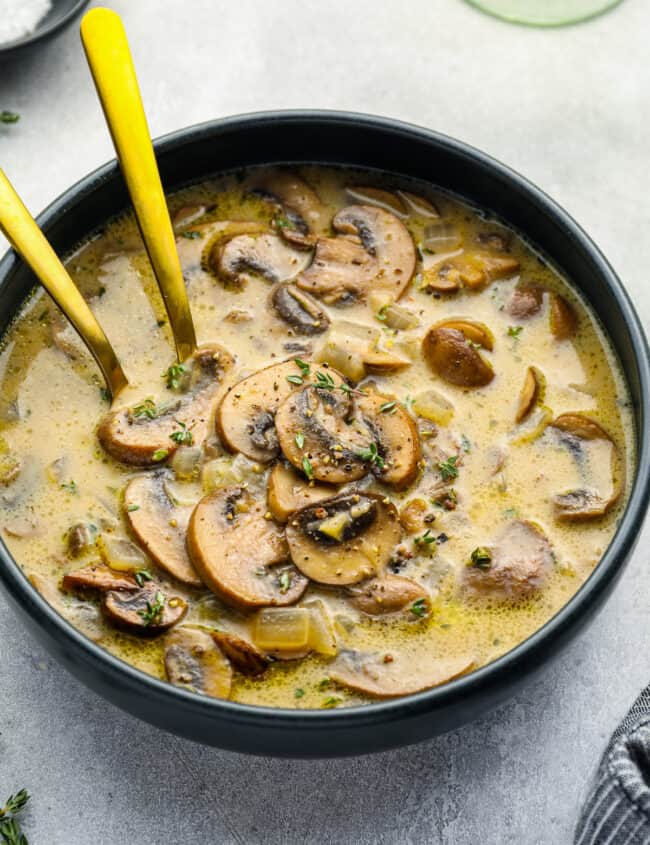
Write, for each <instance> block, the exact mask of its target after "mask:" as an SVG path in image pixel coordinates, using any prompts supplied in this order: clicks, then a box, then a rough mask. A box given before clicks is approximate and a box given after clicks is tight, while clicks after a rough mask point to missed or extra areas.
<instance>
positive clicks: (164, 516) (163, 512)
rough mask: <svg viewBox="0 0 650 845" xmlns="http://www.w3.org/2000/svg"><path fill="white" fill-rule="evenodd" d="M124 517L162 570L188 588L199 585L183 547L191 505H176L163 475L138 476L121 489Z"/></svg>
mask: <svg viewBox="0 0 650 845" xmlns="http://www.w3.org/2000/svg"><path fill="white" fill-rule="evenodd" d="M124 510H125V515H126V518H127V520H128V522H129V525H130V526H131V530H132V531H133V533H134V534H135V536H136V538H137V540H138V542H139V543H140V545H141V546H142V547H143V548H144V550H145V551H146V552H147V554H148V555H149V557H151V558H152V559H153V560H154V561H155V562H156V563H157V564H158V566H159V567H160V568H161V569H164V570H165V572H169V574H170V575H173V576H174V578H176V579H177V580H178V581H182V582H183V583H184V584H188V585H189V586H190V587H202V586H203V584H202V582H201V579H200V578H199V576H198V575H197V573H196V570H195V569H194V567H193V566H192V561H191V560H190V558H189V555H188V553H187V549H186V547H185V536H186V534H187V523H188V522H189V519H190V515H191V513H192V507H181V506H179V505H175V504H174V503H173V502H172V501H171V499H170V498H169V496H168V495H167V491H166V490H165V479H164V477H163V475H162V474H156V475H139V476H138V477H137V478H133V479H132V480H131V481H130V482H129V483H128V485H127V487H126V490H125V491H124Z"/></svg>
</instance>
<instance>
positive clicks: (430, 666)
mask: <svg viewBox="0 0 650 845" xmlns="http://www.w3.org/2000/svg"><path fill="white" fill-rule="evenodd" d="M474 665H475V661H474V658H473V657H467V656H465V657H435V656H433V655H430V654H418V655H415V654H413V653H408V654H407V653H406V652H404V653H396V652H392V651H391V652H390V653H388V654H386V653H368V652H361V651H341V652H340V653H339V655H338V657H337V658H336V660H334V662H333V663H331V664H330V666H329V668H328V674H329V677H330V678H331V679H332V680H333V681H335V682H336V683H337V684H341V685H342V686H345V687H348V688H349V689H351V690H354V691H355V692H361V693H365V695H369V696H371V697H372V698H394V697H395V696H398V695H411V694H412V693H416V692H421V691H422V690H425V689H431V688H432V687H438V686H440V685H441V684H446V683H447V682H448V681H451V680H453V679H454V678H458V677H459V676H460V675H464V674H465V673H466V672H469V671H470V670H471V669H472V668H473V667H474Z"/></svg>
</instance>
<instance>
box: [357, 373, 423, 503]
mask: <svg viewBox="0 0 650 845" xmlns="http://www.w3.org/2000/svg"><path fill="white" fill-rule="evenodd" d="M356 407H357V409H358V410H359V413H360V414H361V418H362V419H363V422H364V423H365V425H366V426H367V427H368V429H369V430H370V433H371V435H372V438H373V441H374V443H375V444H376V446H377V450H378V452H379V455H380V457H381V458H382V460H383V466H381V465H377V464H376V463H375V464H373V465H372V471H373V473H374V474H375V475H376V476H377V478H379V479H380V480H381V481H383V482H384V484H390V485H392V486H393V487H395V488H396V489H398V490H403V489H404V488H405V487H408V486H409V484H411V483H412V482H413V481H414V480H415V477H416V475H417V473H418V464H419V462H420V459H421V457H422V452H421V449H420V437H419V435H418V429H417V426H416V424H415V421H414V419H413V417H411V415H410V414H409V413H407V411H406V410H405V409H404V407H403V406H402V405H401V404H400V403H399V402H397V401H396V400H395V397H394V396H386V395H384V394H382V393H379V392H378V391H376V390H372V389H370V388H369V387H366V388H365V395H364V396H359V397H358V398H357V400H356ZM382 409H384V410H382Z"/></svg>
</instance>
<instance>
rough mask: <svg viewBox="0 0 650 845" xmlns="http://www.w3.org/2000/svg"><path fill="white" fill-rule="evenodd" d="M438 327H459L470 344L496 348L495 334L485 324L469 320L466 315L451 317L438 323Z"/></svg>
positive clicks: (491, 348)
mask: <svg viewBox="0 0 650 845" xmlns="http://www.w3.org/2000/svg"><path fill="white" fill-rule="evenodd" d="M435 328H437V329H457V330H458V331H459V332H462V333H463V334H464V335H465V337H466V339H467V340H468V341H469V342H470V345H474V346H475V347H476V346H481V347H483V349H488V350H489V351H490V352H491V351H492V350H493V349H494V335H493V334H492V332H491V331H490V330H489V329H488V327H487V326H486V325H485V323H478V322H477V321H476V320H467V319H465V318H464V317H451V318H449V319H447V320H442V321H441V322H440V323H436V325H435Z"/></svg>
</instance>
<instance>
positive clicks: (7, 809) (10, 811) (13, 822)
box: [0, 789, 30, 845]
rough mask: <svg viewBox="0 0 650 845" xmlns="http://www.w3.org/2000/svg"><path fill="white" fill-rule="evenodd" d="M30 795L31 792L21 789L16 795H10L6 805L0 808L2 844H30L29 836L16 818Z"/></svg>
mask: <svg viewBox="0 0 650 845" xmlns="http://www.w3.org/2000/svg"><path fill="white" fill-rule="evenodd" d="M29 797H30V796H29V792H27V790H26V789H21V790H20V791H19V792H17V793H16V794H15V795H10V796H9V798H7V800H6V802H5V805H4V807H2V808H0V839H1V840H2V845H29V843H28V842H27V837H26V836H25V834H24V833H23V832H22V830H21V828H20V822H19V821H18V819H17V818H16V816H17V815H18V814H19V813H20V812H21V811H22V810H23V809H24V808H25V805H26V804H27V802H28V801H29Z"/></svg>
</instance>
